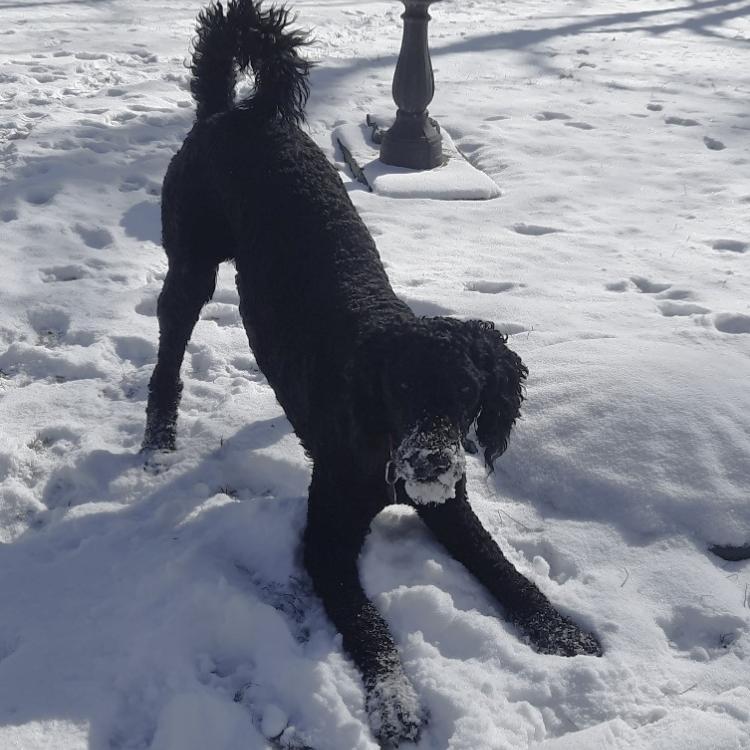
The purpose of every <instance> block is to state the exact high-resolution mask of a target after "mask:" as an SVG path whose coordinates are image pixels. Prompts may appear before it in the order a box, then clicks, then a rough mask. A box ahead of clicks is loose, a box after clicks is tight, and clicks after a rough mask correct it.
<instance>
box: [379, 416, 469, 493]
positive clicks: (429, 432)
mask: <svg viewBox="0 0 750 750" xmlns="http://www.w3.org/2000/svg"><path fill="white" fill-rule="evenodd" d="M465 470H466V456H465V454H464V449H463V445H462V443H461V437H460V435H459V434H458V431H457V430H456V429H455V428H454V427H453V426H452V425H451V424H450V423H449V422H445V421H432V422H419V423H417V424H416V425H415V426H414V427H413V428H412V429H411V430H410V431H409V432H408V433H407V435H406V437H405V438H404V439H403V440H402V441H401V443H400V444H399V445H398V446H397V447H396V449H395V450H394V451H393V452H392V454H391V460H390V461H389V462H388V465H387V467H386V481H388V482H390V483H391V484H393V483H395V482H396V481H397V480H398V479H403V480H404V489H405V490H406V494H407V495H408V496H409V498H410V499H411V500H412V501H413V502H415V503H418V504H420V505H422V504H424V505H427V504H429V503H444V502H445V501H446V500H450V499H451V498H453V497H455V494H456V483H457V482H458V481H459V480H460V479H461V477H462V476H463V474H464V471H465Z"/></svg>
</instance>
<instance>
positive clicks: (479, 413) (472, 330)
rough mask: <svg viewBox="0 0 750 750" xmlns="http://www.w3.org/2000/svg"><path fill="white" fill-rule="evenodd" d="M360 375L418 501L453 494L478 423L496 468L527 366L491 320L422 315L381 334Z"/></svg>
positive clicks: (394, 459) (398, 471) (399, 470)
mask: <svg viewBox="0 0 750 750" xmlns="http://www.w3.org/2000/svg"><path fill="white" fill-rule="evenodd" d="M377 341H378V343H377V345H376V346H375V351H376V352H377V353H376V354H375V356H374V357H371V358H370V359H369V366H368V368H367V369H368V371H367V372H360V373H359V376H360V382H363V381H362V379H364V380H365V381H366V382H367V383H368V386H369V387H368V393H367V398H368V399H370V413H371V415H372V416H373V418H375V419H377V421H378V422H379V423H380V425H381V429H385V430H386V431H387V434H388V437H389V440H390V444H391V465H390V468H389V470H390V472H391V477H390V478H391V480H392V481H393V480H395V479H397V478H400V479H403V480H404V482H405V488H406V491H407V494H408V495H409V496H410V497H411V499H412V500H414V501H415V502H442V501H444V500H446V499H448V498H450V497H453V493H454V487H455V484H456V482H457V481H458V480H459V479H460V478H461V476H462V475H463V473H464V442H465V438H466V435H467V433H468V431H469V429H470V428H471V427H472V425H475V426H476V437H477V440H478V442H479V443H480V445H481V446H482V447H483V448H484V458H485V462H486V464H487V466H488V468H489V469H490V470H492V465H493V462H494V461H495V459H496V458H497V457H498V456H500V455H501V454H502V453H503V451H504V450H505V448H506V447H507V444H508V436H509V434H510V430H511V427H512V426H513V423H514V422H515V420H516V418H517V417H518V415H519V411H520V406H521V401H522V399H523V395H522V385H523V380H524V378H525V377H526V373H527V370H526V367H525V366H524V365H523V363H522V362H521V359H520V358H519V357H518V355H517V354H515V353H514V352H513V351H511V350H510V349H508V347H507V346H506V337H505V336H504V335H503V334H501V333H500V332H499V331H496V330H495V329H494V327H493V325H492V324H491V323H485V322H482V321H474V320H472V321H467V322H462V321H459V320H454V319H451V318H421V319H419V320H417V321H415V322H410V323H409V324H408V325H404V326H402V327H400V328H398V329H396V330H391V331H388V332H387V333H384V334H381V335H379V336H378V337H377Z"/></svg>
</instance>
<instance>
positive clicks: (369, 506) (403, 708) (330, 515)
mask: <svg viewBox="0 0 750 750" xmlns="http://www.w3.org/2000/svg"><path fill="white" fill-rule="evenodd" d="M322 474H323V472H321V471H320V470H318V468H317V467H316V469H315V470H314V471H313V479H312V484H311V485H310V500H309V507H308V518H307V528H306V530H305V538H304V559H305V567H306V568H307V571H308V573H309V574H310V577H311V578H312V582H313V586H314V588H315V591H316V593H317V594H318V596H319V597H320V598H321V599H322V601H323V605H324V607H325V610H326V612H327V614H328V616H329V617H330V619H331V620H332V621H333V623H334V625H335V626H336V628H337V629H338V631H339V632H340V633H341V635H342V636H343V645H344V650H345V651H346V652H347V653H348V655H349V656H350V657H351V658H352V660H353V661H354V663H355V664H356V666H357V668H358V669H359V671H360V673H361V675H362V678H363V681H364V686H365V692H366V708H367V714H368V717H369V721H370V726H371V728H372V731H373V734H374V735H375V736H376V737H377V738H378V740H379V741H380V743H381V747H384V748H386V747H395V746H397V745H398V742H399V740H412V741H416V740H417V739H418V737H419V733H420V728H421V725H422V723H423V719H422V717H421V715H420V710H419V703H418V700H417V695H416V693H415V691H414V688H413V687H412V685H411V683H410V682H409V680H408V679H407V677H406V675H405V674H404V671H403V668H402V666H401V662H400V660H399V657H398V652H397V651H396V645H395V643H394V641H393V638H392V636H391V634H390V633H389V631H388V625H387V624H386V622H385V621H384V620H383V618H382V617H381V616H380V614H379V613H378V611H377V610H376V608H375V605H374V604H373V603H372V602H371V601H370V600H369V599H368V598H367V596H366V595H365V592H364V591H363V590H362V584H361V583H360V580H359V571H358V569H357V558H358V557H359V553H360V550H361V548H362V544H363V542H364V539H365V536H366V535H367V532H368V530H369V527H370V522H371V521H372V519H373V518H374V517H375V515H376V514H377V513H378V512H379V511H380V509H381V508H382V507H383V505H384V504H385V502H384V500H381V499H380V498H379V497H376V496H375V495H374V490H373V489H372V486H373V485H372V484H370V485H369V486H368V484H366V483H364V482H362V483H358V482H357V483H354V482H351V481H350V480H349V478H348V477H347V479H346V480H343V479H338V480H337V479H336V478H335V477H330V476H329V477H323V476H322Z"/></svg>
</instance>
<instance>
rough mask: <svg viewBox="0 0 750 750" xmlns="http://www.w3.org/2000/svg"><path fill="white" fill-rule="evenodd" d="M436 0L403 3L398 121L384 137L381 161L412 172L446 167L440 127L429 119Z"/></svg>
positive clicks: (395, 96)
mask: <svg viewBox="0 0 750 750" xmlns="http://www.w3.org/2000/svg"><path fill="white" fill-rule="evenodd" d="M436 1H437V0H401V2H403V3H404V5H405V6H406V10H405V11H404V14H403V15H402V16H401V18H403V19H404V35H403V38H402V40H401V51H400V52H399V56H398V62H397V63H396V71H395V73H394V76H393V88H392V91H393V99H394V101H395V102H396V106H397V107H398V109H397V111H396V121H395V122H394V124H393V125H392V127H391V128H389V129H388V130H387V131H386V132H385V133H384V134H383V141H382V144H381V146H380V160H381V161H382V162H384V163H385V164H391V165H393V166H396V167H409V168H411V169H433V168H434V167H437V166H439V165H440V164H442V163H443V152H442V137H441V135H440V126H439V125H438V124H437V122H435V120H433V119H432V118H431V117H429V113H428V112H427V105H428V104H429V103H430V102H431V101H432V97H433V95H434V93H435V79H434V77H433V74H432V62H431V61H430V49H429V46H428V42H427V24H428V22H429V20H430V15H429V13H428V12H427V11H428V8H429V6H430V4H431V3H433V2H436Z"/></svg>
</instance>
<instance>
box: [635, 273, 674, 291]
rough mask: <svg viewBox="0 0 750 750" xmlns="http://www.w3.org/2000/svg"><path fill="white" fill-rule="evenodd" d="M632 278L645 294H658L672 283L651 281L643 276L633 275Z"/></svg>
mask: <svg viewBox="0 0 750 750" xmlns="http://www.w3.org/2000/svg"><path fill="white" fill-rule="evenodd" d="M630 280H631V281H632V282H633V283H634V284H635V285H636V286H637V287H638V291H640V292H643V294H658V293H659V292H665V291H666V290H667V289H669V288H670V287H671V286H672V285H671V284H663V283H661V282H658V281H650V280H649V279H646V278H644V277H643V276H631V277H630Z"/></svg>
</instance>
